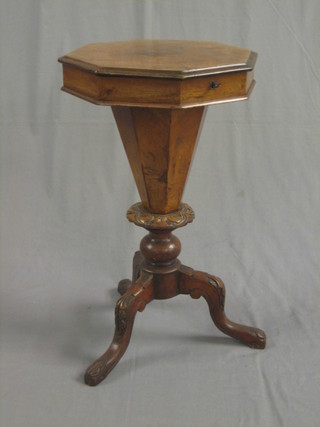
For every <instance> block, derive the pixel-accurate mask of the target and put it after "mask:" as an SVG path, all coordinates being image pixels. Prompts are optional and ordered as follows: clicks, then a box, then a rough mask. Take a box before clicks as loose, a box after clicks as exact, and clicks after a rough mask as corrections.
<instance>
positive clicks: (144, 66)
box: [59, 40, 257, 79]
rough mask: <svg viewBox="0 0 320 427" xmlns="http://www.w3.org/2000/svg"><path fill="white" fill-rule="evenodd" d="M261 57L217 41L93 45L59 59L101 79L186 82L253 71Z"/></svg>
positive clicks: (132, 41) (119, 42)
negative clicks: (151, 78)
mask: <svg viewBox="0 0 320 427" xmlns="http://www.w3.org/2000/svg"><path fill="white" fill-rule="evenodd" d="M256 57H257V54H256V53H255V52H252V51H250V50H248V49H243V48H240V47H235V46H230V45H226V44H222V43H217V42H213V41H195V40H130V41H117V42H107V43H104V42H102V43H91V44H88V45H86V46H82V47H80V48H79V49H76V50H74V51H73V52H70V53H68V54H67V55H64V56H62V57H61V58H59V61H60V62H62V63H63V64H70V65H73V66H75V67H79V68H81V69H84V70H86V71H89V72H91V73H94V74H98V75H118V76H139V77H141V76H143V77H161V78H176V79H184V78H190V77H199V76H203V75H208V74H209V75H212V74H219V73H228V72H233V71H248V70H252V69H253V67H254V64H255V61H256Z"/></svg>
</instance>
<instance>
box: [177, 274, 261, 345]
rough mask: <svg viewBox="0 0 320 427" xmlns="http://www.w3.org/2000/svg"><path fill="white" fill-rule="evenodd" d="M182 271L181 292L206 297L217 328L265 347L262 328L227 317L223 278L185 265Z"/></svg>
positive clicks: (238, 338) (250, 343) (194, 296)
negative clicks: (241, 323) (242, 323)
mask: <svg viewBox="0 0 320 427" xmlns="http://www.w3.org/2000/svg"><path fill="white" fill-rule="evenodd" d="M180 273H181V276H180V293H181V294H188V295H190V296H191V297H192V298H200V297H201V296H202V297H204V299H205V300H206V301H207V303H208V306H209V310H210V315H211V318H212V320H213V322H214V323H215V325H216V326H217V328H219V329H220V330H221V331H222V332H223V333H225V334H227V335H229V336H231V337H233V338H235V339H236V340H238V341H241V342H242V343H244V344H246V345H247V346H249V347H251V348H255V349H263V348H265V346H266V335H265V333H264V332H263V331H262V330H261V329H257V328H252V327H250V326H244V325H239V324H238V323H234V322H232V321H231V320H229V319H228V318H227V317H226V315H225V312H224V301H225V287H224V284H223V282H222V280H221V279H219V278H218V277H215V276H211V275H209V274H207V273H202V272H200V271H194V270H192V269H191V268H189V267H185V266H181V267H180Z"/></svg>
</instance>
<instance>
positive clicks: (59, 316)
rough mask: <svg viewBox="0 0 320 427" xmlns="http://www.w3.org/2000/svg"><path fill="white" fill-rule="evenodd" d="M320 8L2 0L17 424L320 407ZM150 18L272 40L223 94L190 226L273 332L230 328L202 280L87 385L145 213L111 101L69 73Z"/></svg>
mask: <svg viewBox="0 0 320 427" xmlns="http://www.w3.org/2000/svg"><path fill="white" fill-rule="evenodd" d="M319 18H320V2H319V1H318V0H281V1H280V0H268V1H266V0H243V1H239V0H229V1H223V0H192V1H191V0H162V1H160V0H150V1H147V0H145V1H143V0H131V1H130V0H117V1H116V0H113V1H112V0H109V1H108V0H90V1H84V0H56V1H50V0H38V1H37V0H0V49H1V52H0V60H1V69H0V73H1V74H0V79H1V80H0V88H1V302H0V308H1V314H0V316H1V319H0V320H1V324H0V338H1V343H0V344H1V346H0V349H1V354H0V370H1V372H0V378H1V382H0V425H1V427H16V426H23V427H31V426H32V427H44V426H45V427H51V426H52V427H57V426H59V427H60V426H65V427H72V426H77V427H81V426H85V427H88V426H94V427H100V426H111V425H113V426H121V427H129V426H138V425H139V426H146V427H147V426H148V427H153V426H159V427H163V426H170V427H171V426H172V427H180V426H181V427H182V426H183V427H189V426H190V427H191V426H192V427H194V426H203V427H204V426H210V427H211V426H217V427H235V426H237V427H239V426H245V427H250V426H254V427H271V426H272V427H278V426H288V427H289V426H290V427H295V426H296V427H301V426H304V427H316V426H317V425H319V424H318V423H319V417H320V413H319V397H320V392H319V390H320V387H319V386H320V384H319V382H320V381H319V377H320V366H319V364H320V345H319V338H320V334H319V322H320V316H319V313H320V310H319V297H320V295H319V293H320V292H319V236H320V230H319V228H320V223H319V208H320V200H319V194H320V192H319V190H320V188H319V182H320V176H319V154H320V153H319V136H320V132H319V100H320V96H319V81H320V73H319V70H320V56H319V52H320V50H319V40H320V31H319V22H320V19H319ZM135 38H158V39H161V38H170V39H199V40H201V39H202V40H215V41H219V42H222V43H228V44H233V45H237V46H240V47H246V48H249V49H251V50H254V51H256V52H258V61H257V64H256V69H255V78H256V80H257V84H256V87H255V89H254V91H253V94H252V96H251V98H250V100H249V101H248V102H239V103H234V104H226V105H219V106H212V107H210V108H209V110H208V114H207V116H206V121H205V124H204V128H203V131H202V135H201V138H200V141H199V145H198V149H197V153H196V157H195V159H194V162H193V167H192V171H191V173H190V176H189V180H188V183H187V187H186V191H185V194H184V198H183V200H184V201H185V202H187V203H189V204H190V205H191V206H192V207H193V208H194V209H195V211H196V221H194V222H193V223H192V224H191V225H188V226H187V227H186V228H185V229H182V230H179V231H177V235H178V237H179V238H180V239H181V241H182V247H183V249H182V253H181V256H180V259H181V260H182V261H183V262H184V263H185V264H187V265H190V266H192V267H194V268H197V269H199V270H205V271H208V272H210V273H212V274H216V275H218V276H220V277H221V278H222V279H223V280H224V282H225V283H226V289H227V299H226V313H227V315H228V316H229V317H230V318H231V319H232V320H234V321H238V322H240V323H244V324H248V325H255V326H258V327H261V328H262V329H264V330H265V332H266V333H267V339H268V341H267V348H266V350H264V351H254V350H251V349H249V348H247V347H245V346H242V345H240V344H238V343H237V342H235V341H233V340H232V339H231V338H228V337H225V336H224V335H222V334H221V333H220V332H219V331H218V330H217V329H216V328H215V327H214V325H213V324H212V322H211V319H210V316H209V312H208V308H207V306H206V304H205V302H204V301H203V300H201V301H194V300H191V299H189V298H187V297H182V296H181V297H177V298H174V299H172V300H168V301H161V302H159V301H155V302H153V303H152V304H151V305H150V306H148V307H147V308H146V310H145V311H144V312H143V314H138V315H137V319H136V323H135V327H134V331H133V336H132V340H131V343H130V346H129V348H128V350H127V352H126V354H125V356H124V357H123V359H122V360H121V361H120V363H119V365H118V366H117V367H116V368H115V369H114V371H113V372H112V373H111V374H110V375H109V377H108V378H107V379H106V380H105V381H104V382H103V383H102V384H101V385H100V386H98V387H97V388H89V387H87V386H85V385H84V384H83V379H82V375H83V373H84V371H85V369H86V368H87V366H88V365H89V364H90V363H91V362H92V361H93V360H94V359H95V358H96V357H97V356H99V355H100V354H101V353H102V352H103V351H105V349H106V348H107V346H108V345H109V343H110V340H111V338H112V335H113V329H114V311H113V310H114V305H115V302H116V299H117V294H116V291H115V286H116V284H117V282H118V280H120V279H121V278H124V277H127V276H129V275H130V270H131V259H132V256H133V253H134V251H135V250H136V249H137V248H138V245H139V242H140V239H141V238H142V236H143V235H144V231H143V230H141V229H138V228H137V227H135V226H134V225H132V224H129V223H128V222H127V221H126V218H125V213H126V210H127V208H128V207H129V206H130V205H131V204H133V203H135V202H136V201H138V200H139V199H138V193H137V191H136V189H135V186H134V182H133V178H132V176H131V172H130V169H129V165H128V162H127V159H126V157H125V153H124V150H123V147H122V144H121V142H120V137H119V135H118V131H117V128H116V125H115V122H114V120H113V117H112V114H111V110H110V109H109V108H104V107H97V106H93V105H91V104H89V103H86V102H85V101H82V100H79V99H77V98H74V97H72V96H70V95H67V94H65V93H62V92H60V86H61V84H62V81H61V74H62V73H61V65H60V64H58V63H57V58H58V56H61V55H63V54H65V53H67V52H69V51H71V50H74V49H76V48H78V47H80V46H82V45H84V44H87V43H90V42H96V41H111V40H126V39H135Z"/></svg>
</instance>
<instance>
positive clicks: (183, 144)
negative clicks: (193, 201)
mask: <svg viewBox="0 0 320 427" xmlns="http://www.w3.org/2000/svg"><path fill="white" fill-rule="evenodd" d="M204 109H205V107H197V108H188V109H169V108H139V107H112V111H113V114H114V117H115V119H116V122H117V125H118V128H119V132H120V135H121V139H122V142H123V145H124V148H125V151H126V153H127V156H128V160H129V163H130V166H131V170H132V173H133V176H134V179H135V181H136V184H137V187H138V191H139V194H140V197H141V201H142V204H143V206H144V207H145V208H147V209H148V210H149V211H150V212H156V213H168V212H172V211H176V210H178V208H179V206H180V203H181V198H182V194H183V190H184V186H185V182H186V179H187V176H188V172H189V168H190V163H191V160H192V157H193V153H194V150H195V147H196V143H197V139H198V136H199V133H200V129H201V123H202V119H203V116H204V114H203V113H204Z"/></svg>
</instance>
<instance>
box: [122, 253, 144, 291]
mask: <svg viewBox="0 0 320 427" xmlns="http://www.w3.org/2000/svg"><path fill="white" fill-rule="evenodd" d="M142 261H143V255H142V254H141V252H140V251H137V252H136V253H135V254H134V257H133V262H132V281H131V280H129V279H123V280H120V282H119V283H118V292H119V294H120V295H123V294H125V293H126V292H127V291H128V290H129V289H130V288H131V286H132V284H133V283H134V282H135V281H136V280H137V279H138V277H139V276H140V274H141V264H142Z"/></svg>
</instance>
